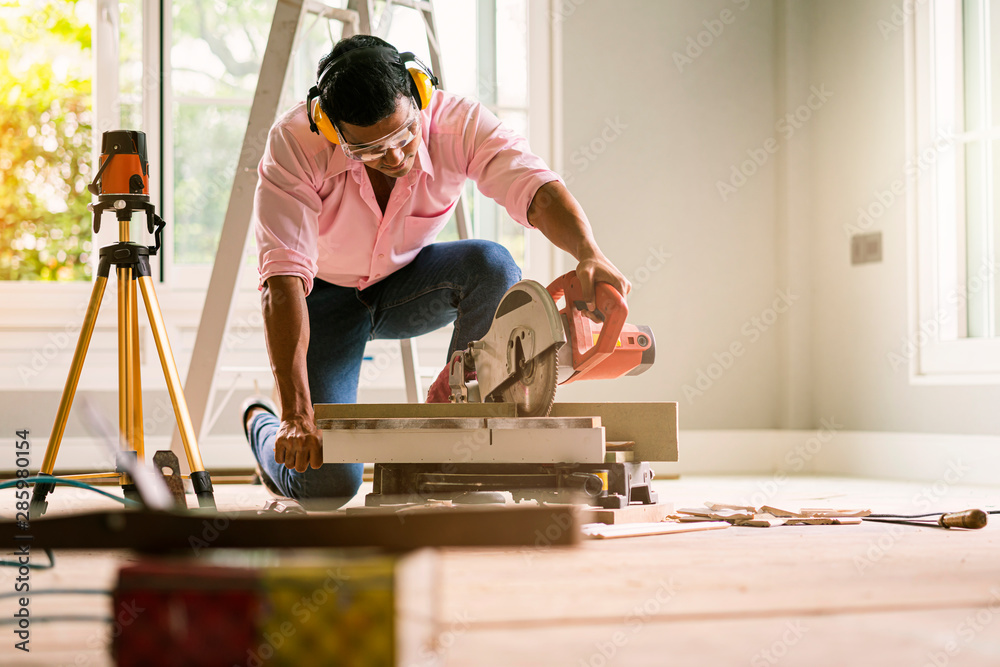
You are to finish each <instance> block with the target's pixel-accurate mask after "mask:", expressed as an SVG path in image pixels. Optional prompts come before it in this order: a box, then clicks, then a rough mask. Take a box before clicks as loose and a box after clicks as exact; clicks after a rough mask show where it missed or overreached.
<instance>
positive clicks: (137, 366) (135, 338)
mask: <svg viewBox="0 0 1000 667" xmlns="http://www.w3.org/2000/svg"><path fill="white" fill-rule="evenodd" d="M132 276H133V278H134V277H135V272H134V271H133V272H132ZM129 309H130V310H131V312H132V336H131V337H132V345H131V359H132V383H133V387H134V388H135V389H134V392H133V395H132V405H133V410H132V434H133V435H134V437H135V452H136V456H137V457H138V459H139V461H140V462H141V461H143V460H144V447H145V437H144V433H143V430H142V364H141V360H140V358H139V308H138V303H137V299H136V287H135V281H134V280H133V281H132V283H131V286H130V287H129Z"/></svg>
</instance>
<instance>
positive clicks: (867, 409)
mask: <svg viewBox="0 0 1000 667" xmlns="http://www.w3.org/2000/svg"><path fill="white" fill-rule="evenodd" d="M555 4H556V7H557V8H561V9H562V12H563V14H564V16H563V20H562V22H561V32H562V50H561V53H560V55H561V57H562V60H563V84H562V86H563V115H562V123H563V161H564V162H563V170H564V172H565V173H567V175H568V176H569V177H570V181H571V183H570V188H571V190H572V191H573V192H574V193H575V194H576V196H577V197H578V198H579V199H580V201H581V202H582V203H583V205H584V208H585V209H586V210H587V212H588V214H589V216H590V219H591V222H592V224H593V226H594V229H595V231H596V233H597V238H598V240H599V242H600V243H601V245H602V247H603V248H604V250H605V251H606V253H607V254H608V255H609V256H610V257H611V258H612V259H613V260H614V261H615V262H616V263H617V264H618V265H619V267H620V268H622V269H623V270H624V271H625V272H626V274H628V275H630V276H634V275H635V272H636V270H637V269H638V268H639V267H640V266H642V264H643V262H645V261H646V259H647V257H648V253H649V250H648V249H649V248H650V247H653V248H660V247H661V246H662V247H663V248H664V249H665V250H666V251H667V252H669V253H671V257H670V259H669V260H668V261H667V263H666V265H665V266H664V268H663V269H662V270H659V271H656V272H653V273H652V274H651V275H650V277H649V278H648V280H647V281H646V282H645V283H641V284H640V285H639V288H638V289H637V291H636V293H635V294H634V296H633V297H632V298H631V299H630V306H631V316H630V320H631V321H633V322H636V323H647V324H650V325H651V326H652V327H653V330H654V332H655V333H656V336H657V344H658V345H657V349H658V352H659V356H658V359H657V362H656V364H655V365H654V367H653V369H652V370H651V371H649V372H648V373H646V374H645V375H643V376H640V377H637V378H624V379H621V380H615V381H612V382H590V383H582V384H581V385H579V386H573V385H570V386H566V387H563V388H561V389H560V394H559V397H560V399H561V400H568V399H576V398H579V399H581V400H582V399H586V400H611V399H622V400H677V401H679V402H680V419H681V427H682V428H685V429H727V428H762V427H780V428H815V427H817V426H818V425H819V424H820V420H821V419H824V418H826V419H833V420H835V421H836V423H838V424H840V425H841V428H843V429H845V430H864V431H900V432H924V433H968V434H995V433H997V432H998V431H1000V410H997V409H995V408H994V406H996V405H1000V387H995V386H957V385H926V384H915V383H914V382H912V381H911V379H910V377H909V369H908V367H907V365H905V364H903V365H900V366H899V367H898V368H893V366H892V365H891V364H890V360H889V354H890V353H899V352H900V350H901V347H902V346H903V343H904V341H905V340H906V338H907V335H908V333H909V329H908V318H909V317H911V315H910V313H909V312H908V283H907V279H908V278H907V276H908V270H909V268H908V259H909V258H908V256H907V236H906V204H905V201H904V200H903V198H899V200H898V201H896V202H895V203H893V204H891V205H889V206H888V207H887V211H886V213H885V214H884V215H883V216H882V217H880V218H879V219H878V220H876V221H875V224H874V226H873V227H872V230H873V231H874V230H878V231H882V233H883V256H884V259H883V261H882V262H881V263H878V264H868V265H862V266H855V267H852V266H851V265H850V254H849V251H850V245H849V243H850V241H849V238H848V234H846V233H845V227H846V226H848V225H851V224H854V223H856V221H857V210H858V208H859V207H867V206H868V204H869V203H871V202H872V201H873V200H874V198H875V196H876V194H875V193H876V191H882V190H886V189H887V188H888V187H889V186H890V184H891V183H892V182H893V181H894V180H897V179H899V178H901V177H902V176H903V166H904V162H905V160H906V151H905V134H904V132H905V120H906V119H905V106H904V105H905V102H906V100H905V90H904V84H905V71H904V44H903V29H896V30H891V31H889V30H887V26H895V24H894V23H893V21H894V20H895V21H897V22H898V21H899V20H900V19H899V14H898V12H897V13H896V14H894V11H896V10H897V7H898V5H899V3H898V1H894V0H775V2H765V1H754V2H751V3H748V4H747V5H746V6H747V8H746V9H745V10H744V9H741V7H743V6H744V3H743V2H742V0H740V1H739V2H734V1H732V0H713V1H711V2H707V1H706V2H697V3H694V2H684V1H683V0H677V1H654V0H646V1H641V0H630V1H626V2H610V1H599V0H588V1H587V2H578V1H577V0H566V1H562V2H558V1H557V2H556V3H555ZM723 10H729V11H731V12H732V17H731V18H732V22H731V23H730V24H727V25H724V27H723V29H722V31H721V32H719V34H718V35H712V38H711V40H709V39H708V35H707V34H702V35H701V37H702V40H703V44H707V46H703V47H702V53H701V54H700V55H698V56H697V57H695V58H694V61H693V62H692V63H683V71H678V66H677V65H676V64H675V62H674V60H673V54H674V53H675V52H680V53H682V54H683V53H684V51H685V49H686V48H687V47H688V45H689V42H688V38H689V37H690V38H693V39H695V40H697V39H698V37H699V33H701V32H703V31H706V30H710V28H712V27H714V28H715V29H716V31H717V32H718V27H719V26H718V24H715V23H712V22H713V21H714V20H715V19H718V18H719V17H720V13H721V12H722V11H723ZM705 21H708V22H709V25H706V24H705V23H704V22H705ZM880 21H882V22H883V23H882V24H881V25H880V23H879V22H880ZM884 33H886V34H884ZM814 90H821V91H824V97H827V95H828V99H825V100H820V99H819V98H815V97H813V98H812V99H810V96H811V95H812V94H813V91H814ZM810 101H811V102H813V103H814V107H815V108H813V109H811V110H809V111H808V113H807V114H803V111H802V105H803V104H804V103H807V102H810ZM797 111H798V112H800V114H802V115H808V118H807V120H805V121H803V122H801V123H799V125H800V127H798V128H796V130H795V132H794V133H793V134H792V136H791V137H786V136H785V135H784V133H783V132H782V130H780V129H778V128H776V127H775V122H776V121H778V120H779V119H781V118H783V117H784V116H785V115H786V114H787V113H795V112H797ZM802 115H800V118H801V117H802ZM609 118H610V119H612V120H613V119H615V118H620V121H621V122H622V123H624V124H625V125H627V128H626V129H624V130H623V131H622V133H621V136H620V137H618V138H617V139H615V140H614V141H611V142H608V143H607V147H606V150H604V152H603V153H602V154H600V155H599V156H596V158H595V159H593V161H590V162H586V163H583V162H581V161H580V156H581V152H580V149H581V147H583V146H585V145H587V144H588V143H590V142H591V141H595V139H596V138H597V137H600V136H601V131H602V129H603V128H604V127H605V123H606V119H609ZM772 136H773V137H775V138H776V139H777V140H778V147H777V150H776V151H775V152H774V155H773V156H771V157H770V158H769V159H768V161H767V163H766V164H765V165H764V167H763V168H761V169H760V170H759V172H758V173H756V174H754V175H753V176H751V177H750V178H749V179H748V180H747V183H746V185H745V186H743V187H741V188H739V189H738V191H737V192H736V193H735V194H732V195H731V196H730V197H729V198H728V201H726V202H723V201H722V200H721V197H720V195H719V193H718V191H717V188H716V183H717V181H718V180H720V179H726V178H727V177H728V176H729V174H730V167H731V165H733V164H738V163H740V162H741V161H742V160H744V159H746V158H747V153H746V151H747V150H748V149H749V150H753V149H756V148H759V147H761V146H762V144H763V142H764V140H765V139H766V138H768V137H772ZM600 143H601V142H600V141H595V146H600ZM636 282H637V283H640V282H641V281H636ZM779 289H790V290H791V292H792V294H794V295H795V296H797V297H798V298H797V300H796V301H795V302H794V304H793V306H792V307H791V308H790V309H789V310H788V312H787V313H783V314H780V315H779V316H778V317H777V321H776V323H775V324H774V325H773V326H772V327H770V328H769V329H768V330H767V332H766V333H764V334H763V335H761V337H760V339H759V340H757V341H756V342H755V343H751V341H750V338H749V337H747V336H745V335H743V334H742V333H741V331H742V330H743V327H744V325H745V324H746V323H747V322H750V323H751V324H750V328H751V329H753V328H755V326H754V325H753V323H752V319H751V318H752V317H753V316H755V315H756V316H760V315H762V314H763V313H764V312H765V311H766V310H767V308H768V306H769V305H770V303H771V301H772V299H773V296H774V294H775V293H776V291H777V290H779ZM736 341H738V342H741V343H743V344H744V348H745V353H744V354H743V355H742V356H740V357H738V358H736V359H735V360H734V362H733V364H732V367H731V368H730V369H729V370H726V371H725V372H723V373H722V374H721V376H720V377H718V379H716V380H714V381H713V382H712V384H711V386H710V387H709V388H708V389H707V390H706V391H705V392H704V394H703V395H698V396H693V397H692V396H691V395H690V393H689V395H687V396H686V395H685V392H684V386H685V385H692V386H697V385H696V379H697V377H698V374H699V371H709V370H712V371H715V372H716V373H715V374H717V372H718V371H719V370H720V369H719V367H718V366H716V367H714V368H713V367H712V364H713V362H716V361H717V359H716V358H715V357H714V355H717V354H721V353H722V352H723V351H724V350H725V349H726V348H727V347H728V346H729V345H730V344H731V343H732V342H736ZM705 384H706V382H705V378H703V379H702V386H705Z"/></svg>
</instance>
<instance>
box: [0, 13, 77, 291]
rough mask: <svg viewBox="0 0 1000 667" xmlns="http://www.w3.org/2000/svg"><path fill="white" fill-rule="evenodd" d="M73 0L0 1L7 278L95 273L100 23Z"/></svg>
mask: <svg viewBox="0 0 1000 667" xmlns="http://www.w3.org/2000/svg"><path fill="white" fill-rule="evenodd" d="M79 4H80V5H82V6H85V7H87V10H86V11H83V12H77V11H76V9H77V5H78V3H77V2H75V1H73V0H61V1H60V0H55V1H53V0H49V1H45V2H34V3H32V2H26V3H7V2H3V3H0V280H83V279H87V278H89V277H90V274H91V269H90V265H89V263H88V255H89V253H90V250H91V216H90V213H89V212H88V211H87V204H88V203H90V201H91V197H90V193H89V192H88V191H87V184H88V183H89V182H90V176H91V165H90V161H91V157H92V155H91V148H92V123H93V120H92V118H93V110H92V103H91V75H90V64H91V43H90V42H91V28H90V25H88V23H87V21H86V20H85V19H81V15H82V16H88V15H89V14H90V13H92V11H93V10H92V5H90V4H89V3H79Z"/></svg>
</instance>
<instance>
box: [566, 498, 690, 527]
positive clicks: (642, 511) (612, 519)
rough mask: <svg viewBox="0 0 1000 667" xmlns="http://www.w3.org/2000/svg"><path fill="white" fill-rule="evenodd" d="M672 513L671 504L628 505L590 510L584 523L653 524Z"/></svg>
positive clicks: (672, 506) (672, 507) (672, 505)
mask: <svg viewBox="0 0 1000 667" xmlns="http://www.w3.org/2000/svg"><path fill="white" fill-rule="evenodd" d="M673 511H674V504H673V503H655V504H653V505H629V506H628V507H623V508H621V509H617V510H606V509H600V508H592V509H591V510H590V516H589V517H588V516H585V517H584V521H592V522H594V523H607V524H619V523H654V522H656V521H663V520H664V519H666V518H667V516H668V515H670V514H672V513H673Z"/></svg>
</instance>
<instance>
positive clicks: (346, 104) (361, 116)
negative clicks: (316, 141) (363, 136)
mask: <svg viewBox="0 0 1000 667" xmlns="http://www.w3.org/2000/svg"><path fill="white" fill-rule="evenodd" d="M372 46H382V47H387V48H390V49H392V50H393V51H396V48H395V47H394V46H393V45H392V44H390V43H389V42H387V41H385V40H384V39H379V38H378V37H373V36H371V35H355V36H353V37H348V38H347V39H342V40H340V41H339V42H337V43H336V44H335V45H334V47H333V50H331V51H330V53H328V54H326V55H325V56H323V57H322V58H321V59H320V61H319V67H318V68H317V70H316V77H317V79H318V78H319V77H320V75H321V74H323V71H324V70H325V69H326V65H327V63H329V62H331V61H332V60H334V59H335V58H338V57H339V56H341V55H343V54H344V53H347V52H348V51H351V50H353V49H360V48H365V47H372ZM396 53H397V54H398V51H396ZM415 95H416V86H415V85H414V84H413V80H412V79H411V77H410V74H409V73H408V72H407V71H406V68H405V67H402V66H400V65H394V64H391V63H387V62H385V61H384V60H381V59H379V58H371V59H368V58H363V59H359V60H354V61H349V62H346V63H340V64H338V65H336V68H335V70H334V71H332V72H328V73H327V75H326V77H324V78H323V82H322V85H321V86H320V89H319V103H320V105H322V109H323V113H325V114H326V115H327V116H328V117H329V118H330V120H332V121H333V122H334V123H340V122H344V123H350V124H351V125H358V126H359V127H368V126H370V125H374V124H375V123H377V122H379V121H380V120H383V119H385V118H388V117H389V116H391V115H392V113H393V112H394V111H395V110H396V101H397V100H398V99H399V97H400V96H403V97H413V96H415Z"/></svg>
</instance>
